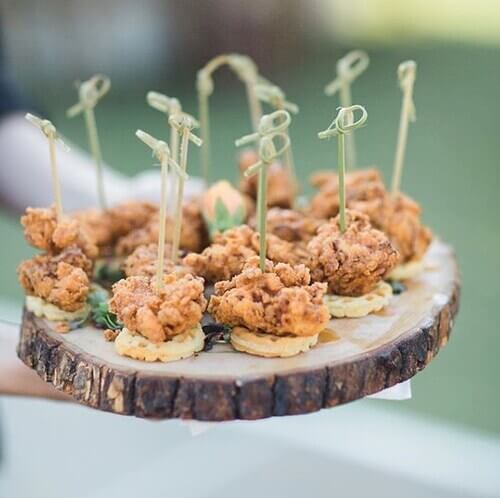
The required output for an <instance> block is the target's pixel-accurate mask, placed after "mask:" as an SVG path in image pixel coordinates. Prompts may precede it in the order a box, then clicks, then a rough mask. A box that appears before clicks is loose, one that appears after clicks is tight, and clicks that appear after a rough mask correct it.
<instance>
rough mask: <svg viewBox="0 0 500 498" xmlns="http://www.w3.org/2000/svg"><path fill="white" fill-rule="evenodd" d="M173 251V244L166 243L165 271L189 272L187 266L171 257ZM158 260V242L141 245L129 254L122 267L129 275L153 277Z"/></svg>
mask: <svg viewBox="0 0 500 498" xmlns="http://www.w3.org/2000/svg"><path fill="white" fill-rule="evenodd" d="M171 252H172V246H171V245H170V244H165V262H164V264H165V267H164V271H165V273H172V272H177V273H178V274H182V273H183V274H185V273H188V270H187V268H183V267H181V266H180V265H176V264H175V263H174V262H173V261H172V260H171V259H169V258H170V256H171ZM157 261H158V245H157V244H148V245H147V246H139V247H138V248H137V249H135V250H134V252H133V253H132V254H131V255H130V256H127V258H126V259H125V261H124V262H123V265H122V269H123V271H124V273H125V275H126V276H127V277H139V276H140V277H153V276H154V275H156V267H157Z"/></svg>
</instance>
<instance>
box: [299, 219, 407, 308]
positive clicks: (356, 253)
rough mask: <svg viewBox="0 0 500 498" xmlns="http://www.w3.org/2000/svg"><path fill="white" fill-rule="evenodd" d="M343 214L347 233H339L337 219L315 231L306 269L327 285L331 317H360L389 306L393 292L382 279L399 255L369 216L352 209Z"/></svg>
mask: <svg viewBox="0 0 500 498" xmlns="http://www.w3.org/2000/svg"><path fill="white" fill-rule="evenodd" d="M346 214H347V229H346V231H344V232H342V231H341V230H340V227H339V218H338V217H336V218H332V219H331V220H330V221H329V222H328V223H326V224H324V225H322V226H321V227H320V228H319V229H318V235H317V236H316V237H314V238H313V239H312V240H311V242H309V244H308V246H307V249H308V252H309V254H310V256H311V259H310V263H309V267H310V269H311V276H312V279H313V281H315V282H325V283H327V285H328V296H327V297H326V300H327V303H328V305H329V309H330V312H331V313H332V315H333V316H336V317H343V316H346V317H360V316H364V315H367V314H368V313H371V312H374V311H378V310H380V309H382V308H383V307H384V306H385V305H387V304H388V300H389V298H390V297H391V295H392V291H391V287H390V285H389V284H386V283H385V282H384V281H383V279H384V278H385V277H387V275H389V273H390V272H391V270H392V269H393V268H394V267H395V266H396V263H397V261H398V252H397V250H396V248H395V247H394V246H393V245H392V244H391V242H390V240H389V239H388V237H387V236H386V235H385V234H384V233H382V232H381V231H380V230H376V229H375V228H373V227H372V226H371V225H370V222H369V219H368V216H366V215H364V214H362V213H359V212H356V211H351V210H348V211H347V213H346Z"/></svg>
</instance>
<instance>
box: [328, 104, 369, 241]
mask: <svg viewBox="0 0 500 498" xmlns="http://www.w3.org/2000/svg"><path fill="white" fill-rule="evenodd" d="M357 111H360V112H361V116H360V117H359V118H358V119H357V120H355V119H354V118H355V113H356V112H357ZM367 119H368V113H367V112H366V109H365V108H364V107H363V106H361V105H352V106H350V107H340V108H339V112H338V114H337V116H336V118H335V119H334V120H333V121H332V123H331V124H330V126H329V127H328V128H327V129H326V130H323V131H320V132H319V133H318V137H319V138H320V139H325V138H326V139H329V138H332V137H337V140H338V146H337V148H338V151H337V168H338V178H339V228H340V231H341V233H344V232H345V231H346V230H347V217H346V200H345V138H346V135H348V134H349V133H350V132H352V131H353V130H355V129H356V128H359V127H361V126H363V125H364V124H365V122H366V120H367Z"/></svg>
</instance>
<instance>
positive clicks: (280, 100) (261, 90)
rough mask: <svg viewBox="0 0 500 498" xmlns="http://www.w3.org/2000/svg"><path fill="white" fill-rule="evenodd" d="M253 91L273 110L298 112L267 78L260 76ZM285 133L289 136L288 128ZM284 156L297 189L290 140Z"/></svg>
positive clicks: (278, 88)
mask: <svg viewBox="0 0 500 498" xmlns="http://www.w3.org/2000/svg"><path fill="white" fill-rule="evenodd" d="M255 93H256V94H257V97H258V99H259V100H261V101H262V102H266V103H267V104H269V105H270V106H271V107H272V108H273V109H275V110H278V111H283V110H286V111H289V112H291V113H292V114H297V113H298V112H299V107H298V106H297V105H296V104H294V103H292V102H288V101H287V100H286V96H285V93H284V92H283V91H282V90H281V88H280V87H279V86H277V85H274V84H273V83H271V82H270V81H268V80H265V79H264V78H260V79H259V83H258V84H257V85H255ZM286 133H288V136H289V137H290V135H289V132H288V129H287V131H286ZM284 156H285V168H286V170H287V172H288V175H289V176H290V178H291V180H292V184H293V187H294V189H295V190H296V191H297V190H298V181H297V174H296V171H295V163H294V160H293V154H292V145H291V142H290V147H288V148H287V149H286V151H285V154H284Z"/></svg>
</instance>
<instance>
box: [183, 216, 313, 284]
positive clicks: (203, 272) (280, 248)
mask: <svg viewBox="0 0 500 498" xmlns="http://www.w3.org/2000/svg"><path fill="white" fill-rule="evenodd" d="M266 245H267V250H266V255H267V258H268V259H270V260H271V261H274V262H277V263H288V264H291V265H296V264H300V263H303V262H305V261H307V259H308V256H307V252H306V250H305V247H303V246H300V245H299V244H292V243H291V242H288V241H286V240H282V239H280V238H279V237H276V236H275V235H272V234H268V236H267V244H266ZM258 254H259V234H258V233H256V232H255V231H253V230H252V229H251V228H250V227H249V226H247V225H241V226H239V227H236V228H231V229H230V230H226V231H225V232H224V233H222V234H216V235H215V236H214V242H213V244H212V245H210V246H208V247H207V248H206V249H204V251H203V252H202V253H201V254H195V253H191V254H188V255H187V256H186V257H185V258H184V260H183V264H184V265H185V266H187V267H189V268H190V269H191V271H192V272H193V273H194V274H196V275H200V276H202V277H203V278H205V279H206V280H208V281H209V282H219V281H221V280H229V279H231V278H232V277H233V276H234V275H237V274H238V273H240V272H241V270H242V269H243V266H244V265H245V263H246V261H248V259H249V258H251V257H252V256H256V255H258Z"/></svg>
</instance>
